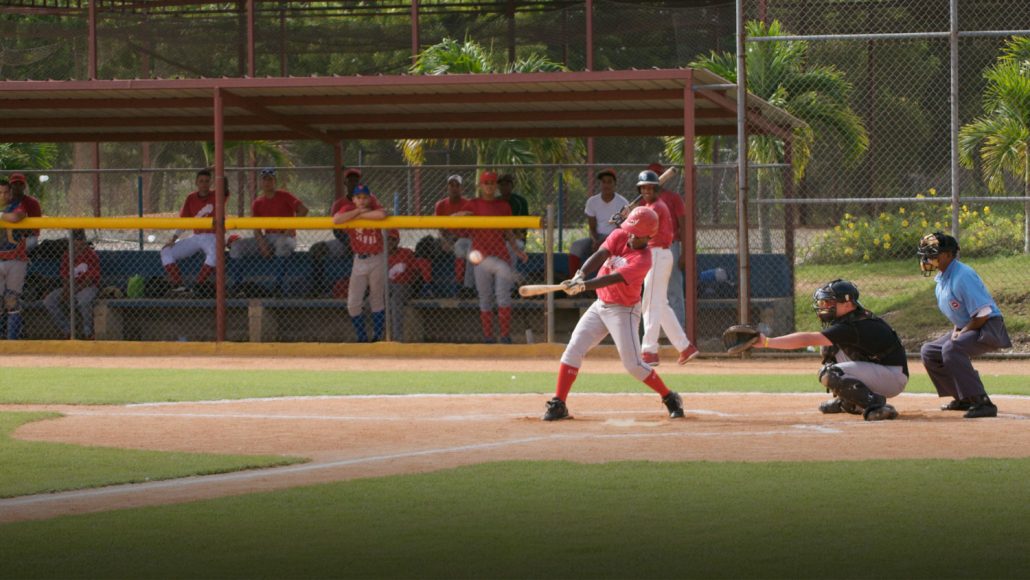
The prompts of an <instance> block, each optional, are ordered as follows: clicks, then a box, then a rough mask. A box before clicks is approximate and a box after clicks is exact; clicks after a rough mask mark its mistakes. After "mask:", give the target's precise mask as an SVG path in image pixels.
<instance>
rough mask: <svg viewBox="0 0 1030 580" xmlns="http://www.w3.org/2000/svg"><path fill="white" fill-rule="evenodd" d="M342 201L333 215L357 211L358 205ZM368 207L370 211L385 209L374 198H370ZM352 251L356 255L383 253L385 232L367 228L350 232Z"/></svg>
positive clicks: (349, 201)
mask: <svg viewBox="0 0 1030 580" xmlns="http://www.w3.org/2000/svg"><path fill="white" fill-rule="evenodd" d="M338 201H340V205H339V208H338V209H337V210H336V213H334V214H333V215H336V214H339V213H344V212H348V211H350V210H352V209H357V207H358V206H357V205H355V204H354V202H353V201H351V200H349V199H347V198H343V199H342V200H338ZM368 207H369V208H370V209H383V206H382V205H381V204H380V203H379V200H378V199H376V198H375V196H372V197H370V198H369V204H368ZM350 249H351V251H352V252H354V253H355V254H378V253H379V252H382V251H383V230H370V229H365V228H357V229H353V230H351V231H350Z"/></svg>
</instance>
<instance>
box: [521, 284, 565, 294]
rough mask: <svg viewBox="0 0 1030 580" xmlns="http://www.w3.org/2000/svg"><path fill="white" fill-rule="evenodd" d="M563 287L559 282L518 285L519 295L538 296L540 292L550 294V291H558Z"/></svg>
mask: <svg viewBox="0 0 1030 580" xmlns="http://www.w3.org/2000/svg"><path fill="white" fill-rule="evenodd" d="M564 289H565V286H562V285H561V284H526V285H525V286H519V296H524V297H528V296H540V295H541V294H550V293H551V292H559V291H561V290H564Z"/></svg>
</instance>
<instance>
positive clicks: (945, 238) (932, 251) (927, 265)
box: [916, 232, 958, 276]
mask: <svg viewBox="0 0 1030 580" xmlns="http://www.w3.org/2000/svg"><path fill="white" fill-rule="evenodd" d="M941 252H951V254H952V255H953V256H954V255H956V254H958V240H956V239H955V238H953V237H952V236H949V235H947V234H945V233H942V232H934V233H932V234H926V235H925V236H923V239H921V240H919V250H918V251H916V253H917V254H918V255H919V269H920V270H921V271H922V272H923V276H930V275H932V274H933V272H934V270H939V269H940V255H941Z"/></svg>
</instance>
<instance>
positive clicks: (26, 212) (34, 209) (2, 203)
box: [0, 173, 43, 340]
mask: <svg viewBox="0 0 1030 580" xmlns="http://www.w3.org/2000/svg"><path fill="white" fill-rule="evenodd" d="M27 185H28V183H27V181H26V179H25V176H24V175H23V174H21V173H12V174H10V175H9V176H8V178H7V179H6V180H0V211H2V213H0V219H3V220H4V221H5V222H10V223H18V222H20V221H22V220H24V219H25V218H27V217H42V215H43V211H42V209H41V208H40V206H39V202H38V201H37V200H36V199H35V198H34V197H32V196H30V195H27V194H26V193H25V188H26V186H27ZM0 234H2V235H3V238H2V239H0V296H2V297H3V305H4V308H3V309H4V311H5V312H6V313H7V340H17V339H18V338H21V327H22V317H21V292H22V289H23V288H24V286H25V275H26V273H27V272H28V269H29V254H28V253H29V251H30V250H32V248H34V247H35V246H36V239H37V237H38V236H39V230H22V229H5V230H3V232H0Z"/></svg>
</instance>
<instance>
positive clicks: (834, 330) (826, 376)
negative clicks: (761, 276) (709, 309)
mask: <svg viewBox="0 0 1030 580" xmlns="http://www.w3.org/2000/svg"><path fill="white" fill-rule="evenodd" d="M814 299H815V304H814V305H813V307H814V308H815V311H816V312H817V313H818V315H819V320H821V321H822V323H823V330H822V331H821V332H795V333H793V334H787V335H784V336H779V337H775V338H770V337H767V336H765V335H763V334H761V333H760V332H758V331H757V330H755V329H753V328H751V327H749V326H734V327H730V328H729V329H727V330H726V332H725V333H723V341H724V343H725V344H726V347H727V350H729V351H730V352H731V353H734V352H741V351H744V350H747V349H748V348H775V349H779V350H794V349H798V348H804V347H808V346H818V347H822V352H823V366H822V368H821V369H820V370H819V382H820V383H822V385H823V386H824V387H826V390H827V391H829V392H831V393H833V398H832V399H830V400H829V401H826V402H825V403H823V404H822V405H820V406H819V410H820V411H821V412H823V413H842V412H843V413H852V414H854V415H858V414H861V415H862V416H863V417H864V418H865V420H866V421H882V420H885V419H894V418H896V417H897V416H898V411H897V410H896V409H895V408H894V407H893V406H891V405H888V404H887V399H889V398H891V397H895V396H897V395H899V394H900V393H901V391H903V390H905V385H906V384H908V361H907V360H906V358H905V347H904V346H902V344H901V340H900V339H899V338H898V334H897V333H896V332H894V329H893V328H891V327H890V325H889V324H887V323H886V322H884V321H883V320H881V319H880V318H878V317H876V315H874V314H873V313H872V312H870V311H868V310H866V309H865V308H863V307H862V305H861V304H860V303H859V302H858V287H856V286H855V285H854V284H852V283H851V282H848V281H847V280H839V279H838V280H834V281H832V282H829V283H828V284H826V285H825V286H823V287H822V288H819V289H818V290H816V291H815V296H814Z"/></svg>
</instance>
